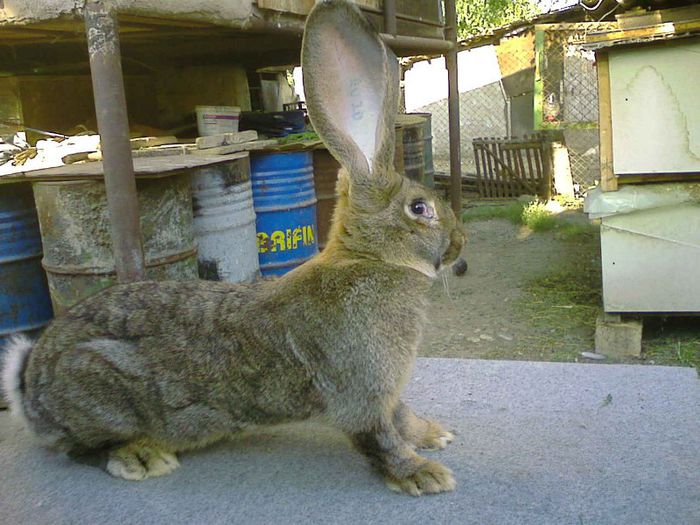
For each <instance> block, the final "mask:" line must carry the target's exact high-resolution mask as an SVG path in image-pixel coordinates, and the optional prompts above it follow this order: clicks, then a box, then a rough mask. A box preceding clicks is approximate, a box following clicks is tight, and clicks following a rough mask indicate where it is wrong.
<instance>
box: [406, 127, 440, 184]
mask: <svg viewBox="0 0 700 525" xmlns="http://www.w3.org/2000/svg"><path fill="white" fill-rule="evenodd" d="M409 114H410V115H415V116H416V117H420V118H422V119H424V122H423V161H424V166H425V168H424V169H425V174H424V178H423V180H424V184H425V185H426V186H428V187H430V188H434V187H435V166H434V164H433V126H432V120H433V114H432V113H409Z"/></svg>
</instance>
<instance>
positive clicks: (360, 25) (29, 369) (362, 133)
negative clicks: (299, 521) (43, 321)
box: [4, 0, 464, 495]
mask: <svg viewBox="0 0 700 525" xmlns="http://www.w3.org/2000/svg"><path fill="white" fill-rule="evenodd" d="M302 64H303V68H304V69H303V70H304V84H305V87H306V94H307V104H308V108H309V114H310V117H311V120H312V122H313V124H314V127H315V128H316V130H317V132H318V133H319V135H320V136H321V137H322V139H323V141H324V142H325V143H326V145H327V147H328V148H329V149H330V150H331V152H332V153H333V154H334V155H335V156H336V157H337V158H338V160H340V161H341V163H342V165H343V166H344V171H343V172H342V174H341V177H340V180H339V182H338V193H339V195H340V196H339V200H338V205H337V209H336V211H335V215H334V222H333V227H332V234H331V238H330V240H329V242H328V245H327V246H326V248H325V250H324V251H323V253H321V254H320V255H318V256H316V257H315V258H313V259H312V260H310V261H308V262H307V263H306V264H304V265H303V266H301V267H299V268H297V269H295V270H294V271H292V272H290V273H289V274H287V275H285V276H284V277H282V278H280V279H278V280H275V281H266V282H259V283H255V284H252V285H233V284H225V283H215V282H205V281H202V282H190V283H182V282H140V283H134V284H125V285H117V286H113V287H111V288H109V289H107V290H105V291H104V292H102V293H100V294H98V295H96V296H93V297H91V298H89V299H87V300H85V301H83V302H82V303H80V304H79V305H77V306H75V307H74V308H73V309H72V310H70V311H69V312H68V313H66V314H65V315H63V316H62V317H59V318H57V319H56V320H54V321H53V323H52V324H51V325H50V326H49V327H48V328H47V329H46V331H45V332H44V333H43V335H42V336H41V337H40V338H39V340H38V341H37V342H36V343H35V344H33V345H32V343H31V342H30V341H29V340H27V339H26V338H16V339H15V340H14V342H13V343H12V344H11V345H10V348H9V349H8V359H7V363H6V367H5V371H4V386H5V389H6V393H7V395H8V398H9V399H10V400H11V403H12V410H13V411H14V412H15V413H17V414H21V415H23V417H24V418H25V419H26V421H27V424H28V427H29V428H30V429H31V430H32V431H33V432H34V433H35V434H37V435H38V436H40V437H41V438H43V440H44V441H45V442H46V443H47V444H49V445H53V446H56V447H58V448H59V449H62V450H66V451H85V450H88V451H89V450H92V449H105V448H106V449H108V462H107V470H108V471H109V472H110V473H111V474H113V475H114V476H117V477H121V478H125V479H129V480H140V479H144V478H147V477H151V476H160V475H163V474H168V473H170V472H171V471H172V470H173V469H175V468H176V467H177V466H178V461H177V459H176V455H175V454H176V453H177V452H180V451H183V450H187V449H191V448H194V447H200V446H203V445H206V444H207V443H211V442H213V441H216V440H218V439H221V438H225V437H226V436H230V435H231V434H233V433H235V432H237V431H239V430H241V429H244V428H250V427H255V426H258V425H271V424H276V423H281V422H287V421H293V420H305V419H312V418H313V419H316V420H320V421H323V422H325V423H328V424H330V425H333V426H334V427H336V428H338V429H340V430H342V431H343V432H345V433H347V435H348V436H349V437H350V439H351V440H352V442H353V443H354V445H355V446H356V447H357V449H358V450H360V451H361V452H362V453H364V454H365V455H366V456H367V457H368V458H369V459H370V460H371V462H372V463H373V464H374V465H375V466H376V468H377V469H378V470H379V471H380V472H381V474H382V475H383V476H384V477H385V479H386V482H387V483H388V485H389V486H390V487H391V488H393V489H395V490H403V491H405V492H408V493H409V494H413V495H419V494H422V493H435V492H443V491H448V490H452V489H453V488H454V486H455V481H454V478H453V477H452V473H451V472H450V470H449V469H447V468H446V467H444V466H442V465H441V464H440V463H437V462H435V461H431V460H428V459H425V458H423V457H421V456H419V455H418V454H416V452H415V449H416V448H443V447H444V446H445V445H446V444H447V443H448V442H449V441H450V440H451V438H452V436H451V434H450V433H449V432H447V431H445V430H444V429H443V428H442V427H441V426H440V425H439V424H438V423H436V422H433V421H429V420H426V419H423V418H421V417H418V416H416V415H415V414H414V413H413V412H412V411H411V409H410V408H409V407H408V406H406V405H405V404H404V403H402V402H401V401H400V400H399V394H400V392H401V390H402V387H403V386H404V385H405V383H406V381H407V380H408V378H409V375H410V373H411V368H412V365H413V363H414V359H415V356H416V349H417V347H418V345H419V343H420V341H421V335H422V332H423V325H424V323H425V311H426V306H427V305H426V301H427V295H428V290H429V289H430V286H431V282H432V280H433V279H434V278H435V276H436V274H437V272H438V271H440V270H441V269H442V268H443V267H444V266H446V265H450V264H451V263H452V262H453V261H454V260H455V259H456V258H457V257H458V256H459V253H460V250H461V248H462V244H463V241H464V236H463V233H462V229H461V225H460V224H458V223H457V221H456V220H455V216H454V214H453V213H452V211H451V210H450V209H449V208H448V207H447V206H446V205H445V204H443V202H441V201H440V200H439V199H438V198H437V197H436V196H435V195H434V193H433V192H432V191H430V190H428V189H426V188H424V187H423V186H420V185H418V184H416V183H414V182H411V181H409V180H408V179H406V178H403V177H401V176H400V175H398V174H396V173H395V172H394V170H393V168H392V162H393V160H392V159H393V157H394V151H393V150H394V143H393V140H394V116H395V113H396V111H397V92H398V71H397V62H396V58H395V56H394V55H393V54H392V53H391V52H390V51H388V50H387V49H386V47H385V46H384V44H383V43H382V42H381V40H380V39H379V38H378V36H377V35H376V33H375V32H374V31H373V29H372V28H371V26H370V25H369V24H368V23H367V21H366V20H365V19H364V17H363V16H362V14H361V13H360V12H359V11H358V10H357V8H355V7H354V6H352V5H349V4H346V3H345V2H343V1H340V0H331V1H326V2H322V3H320V4H318V5H317V6H316V7H315V9H314V10H313V12H312V13H311V14H310V15H309V18H308V22H307V26H306V32H305V36H304V43H303V53H302Z"/></svg>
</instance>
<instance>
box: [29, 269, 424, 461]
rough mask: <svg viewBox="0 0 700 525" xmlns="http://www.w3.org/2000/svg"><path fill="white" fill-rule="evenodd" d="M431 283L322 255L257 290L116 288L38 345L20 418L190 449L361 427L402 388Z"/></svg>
mask: <svg viewBox="0 0 700 525" xmlns="http://www.w3.org/2000/svg"><path fill="white" fill-rule="evenodd" d="M424 281H425V283H424ZM426 287H427V280H426V279H424V278H423V277H422V276H420V275H419V274H418V273H417V272H414V271H412V270H406V269H401V268H398V267H396V268H393V269H392V268H389V269H387V268H386V267H385V266H384V265H374V264H368V263H364V264H356V265H352V264H351V265H346V266H344V267H339V266H337V265H334V264H324V263H323V262H319V261H314V262H313V263H311V264H307V265H305V267H304V268H303V269H301V268H300V269H299V271H298V272H296V273H294V274H293V275H292V274H290V275H289V277H288V278H283V279H280V280H279V281H275V282H263V283H258V284H256V285H230V284H222V283H211V282H193V283H174V282H173V283H168V282H165V283H157V282H145V283H134V284H129V285H120V286H115V287H112V288H110V289H109V290H106V291H105V292H103V293H101V294H99V295H97V296H95V297H93V298H90V299H88V300H86V301H85V302H83V303H81V304H80V305H78V306H76V307H75V308H73V309H72V310H71V311H70V312H68V313H67V314H66V315H65V316H63V317H61V318H58V319H56V320H55V321H54V322H53V323H52V325H51V326H50V327H49V328H48V329H47V330H46V332H45V333H44V335H43V336H42V337H41V338H40V340H39V341H38V342H37V344H36V346H35V347H34V349H33V350H32V352H31V354H30V357H29V360H28V363H27V366H26V370H25V375H24V377H25V392H24V394H23V397H24V409H25V414H26V416H27V418H28V419H29V421H30V422H31V423H32V426H33V427H34V430H35V431H36V433H38V434H39V435H42V436H44V437H45V438H48V440H49V441H50V442H53V443H55V444H57V445H59V446H61V447H63V448H74V447H76V446H81V447H86V448H92V447H98V446H103V445H105V444H109V443H111V442H114V441H117V442H118V441H127V440H129V439H133V438H134V437H137V436H139V435H147V436H149V437H150V438H152V439H155V440H157V441H160V442H164V443H168V444H169V445H170V446H172V447H174V448H177V449H185V448H191V447H193V446H198V445H201V444H204V443H207V442H209V441H212V440H215V439H218V438H221V437H223V436H225V435H228V434H231V433H232V432H235V431H237V430H239V429H241V428H243V427H246V426H249V425H264V424H275V423H280V422H284V421H289V420H300V419H306V418H308V417H312V416H324V417H326V418H327V419H330V420H332V421H334V422H336V423H339V424H341V425H343V424H345V422H348V424H349V425H352V424H356V422H357V420H358V419H361V418H362V417H365V415H367V414H369V413H370V411H371V410H372V409H373V408H372V406H370V405H371V404H372V403H374V401H373V400H374V399H376V398H377V397H389V396H395V395H398V391H399V387H400V385H401V384H402V383H403V382H404V381H405V380H406V378H407V374H408V372H409V370H410V365H411V363H412V361H413V358H414V354H415V348H416V344H417V341H418V339H419V337H420V331H421V328H422V321H423V319H422V313H421V312H422V310H423V306H424V301H425V293H424V292H425V288H426ZM397 295H399V296H404V299H403V300H401V301H399V302H397ZM368 393H371V394H372V396H373V397H368Z"/></svg>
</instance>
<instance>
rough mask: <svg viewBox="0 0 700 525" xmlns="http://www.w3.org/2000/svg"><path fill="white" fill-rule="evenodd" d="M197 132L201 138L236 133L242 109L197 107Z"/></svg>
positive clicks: (234, 107) (233, 107)
mask: <svg viewBox="0 0 700 525" xmlns="http://www.w3.org/2000/svg"><path fill="white" fill-rule="evenodd" d="M195 111H196V112H197V131H198V133H199V136H200V137H206V136H207V135H219V134H221V133H236V132H237V131H238V120H239V119H240V117H241V108H239V107H236V106H196V107H195Z"/></svg>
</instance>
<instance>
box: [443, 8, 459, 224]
mask: <svg viewBox="0 0 700 525" xmlns="http://www.w3.org/2000/svg"><path fill="white" fill-rule="evenodd" d="M445 17H446V23H447V26H446V27H445V40H447V41H448V42H450V43H451V44H452V48H451V49H450V50H449V51H447V53H445V67H446V68H447V88H448V89H447V111H448V116H449V129H450V202H451V204H452V209H453V210H454V212H455V214H456V215H457V216H458V217H459V216H460V212H461V211H462V152H461V149H460V148H461V139H460V129H459V86H458V84H457V8H456V6H455V0H445Z"/></svg>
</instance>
